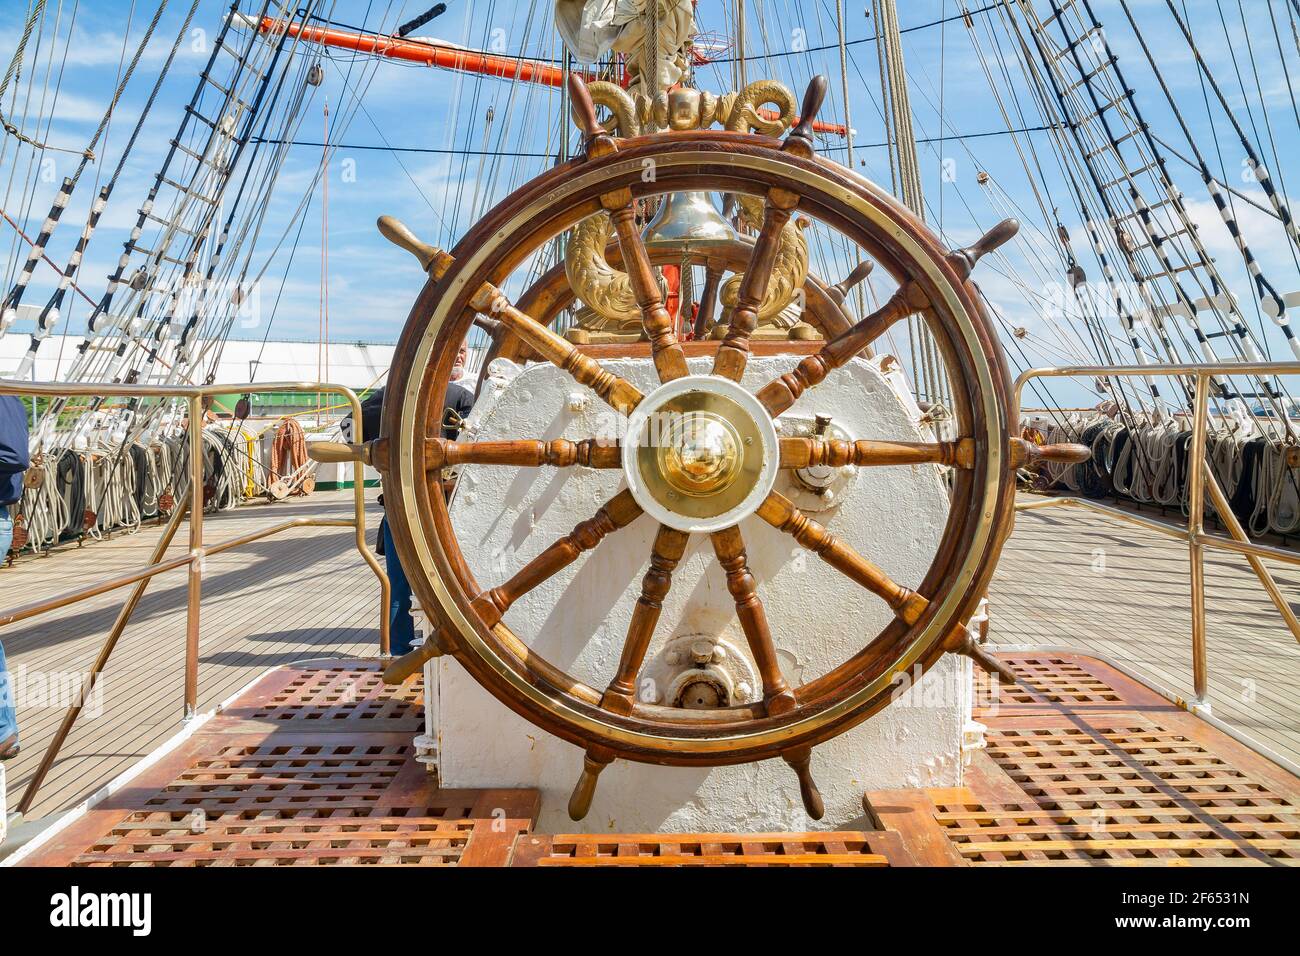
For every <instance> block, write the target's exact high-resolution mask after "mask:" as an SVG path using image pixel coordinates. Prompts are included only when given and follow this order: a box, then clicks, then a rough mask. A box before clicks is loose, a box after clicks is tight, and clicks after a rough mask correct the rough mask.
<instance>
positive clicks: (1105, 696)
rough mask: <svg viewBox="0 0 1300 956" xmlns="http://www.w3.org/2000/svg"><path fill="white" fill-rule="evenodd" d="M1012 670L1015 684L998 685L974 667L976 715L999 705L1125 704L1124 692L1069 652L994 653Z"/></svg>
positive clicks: (1071, 706) (1062, 707) (1056, 707)
mask: <svg viewBox="0 0 1300 956" xmlns="http://www.w3.org/2000/svg"><path fill="white" fill-rule="evenodd" d="M997 656H998V657H999V659H1001V660H1005V661H1006V662H1007V663H1009V664H1010V665H1011V667H1012V669H1013V670H1014V671H1015V674H1016V678H1017V680H1016V683H1015V684H1010V685H1008V684H1001V685H999V684H998V683H997V682H996V681H995V680H994V679H993V678H992V677H990V676H989V675H988V674H987V673H986V672H985V671H983V670H982V669H980V668H978V667H977V668H975V669H974V671H975V706H976V710H977V713H976V718H977V719H980V717H981V715H982V714H983V713H984V712H992V713H998V712H1001V711H1002V709H1003V708H1034V709H1040V710H1041V709H1054V710H1058V711H1063V710H1080V709H1093V708H1101V707H1111V708H1113V707H1114V706H1116V705H1123V704H1125V702H1126V700H1125V695H1124V694H1122V693H1121V692H1120V690H1118V689H1117V688H1115V687H1113V686H1111V682H1109V681H1107V680H1106V679H1105V678H1103V677H1101V676H1099V675H1098V674H1096V673H1094V672H1093V671H1092V670H1090V669H1088V668H1087V667H1085V666H1084V663H1083V662H1082V661H1080V660H1078V659H1074V658H1072V657H1071V656H1069V655H1061V654H1045V655H1030V654H1015V655H1011V654H998V655H997Z"/></svg>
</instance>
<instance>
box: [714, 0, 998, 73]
mask: <svg viewBox="0 0 1300 956" xmlns="http://www.w3.org/2000/svg"><path fill="white" fill-rule="evenodd" d="M1001 5H1002V3H1001V2H1000V0H999V2H998V3H989V4H985V5H984V6H982V7H979V8H977V9H975V10H972V11H970V12H971V13H972V14H975V13H983V12H984V11H986V10H992V9H994V8H995V7H1000V6H1001ZM964 16H965V14H961V13H958V14H954V15H952V16H950V17H942V18H940V19H937V20H930V21H928V22H926V23H918V24H915V25H914V26H910V27H902V28H900V29H899V31H898V32H899V33H900V34H902V33H915V32H916V31H917V30H925V29H928V28H929V27H937V26H939V25H940V24H943V23H950V22H952V21H953V20H961V19H963V18H964ZM878 36H879V35H878V34H874V35H872V36H869V37H862V38H860V39H857V40H846V41H845V43H844V46H846V47H850V46H859V45H861V44H863V43H872V42H874V41H875V40H876V39H877V38H878ZM839 48H840V44H839V43H827V44H824V45H821V46H813V47H807V48H806V49H803V50H778V51H776V52H774V53H769V52H766V51H764V52H763V53H759V54H754V55H753V56H744V57H719V58H718V59H716V60H710V61H709V62H710V63H744V62H747V61H750V60H768V59H771V58H774V57H779V56H803V55H804V54H806V53H824V52H826V51H827V50H838V49H839Z"/></svg>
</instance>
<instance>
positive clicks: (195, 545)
mask: <svg viewBox="0 0 1300 956" xmlns="http://www.w3.org/2000/svg"><path fill="white" fill-rule="evenodd" d="M259 392H317V393H321V392H324V393H328V394H335V395H339V396H342V397H343V398H344V399H346V401H347V403H348V404H349V405H350V406H351V408H352V422H353V434H354V435H355V436H356V439H355V440H356V441H358V442H360V441H363V440H364V437H365V436H364V435H363V434H362V427H361V401H360V399H358V398H357V396H356V393H355V392H353V391H352V389H350V388H348V387H347V386H345V385H333V384H330V383H328V382H248V383H239V384H232V385H139V384H135V385H125V384H121V383H118V382H18V381H13V380H10V379H0V395H31V396H50V397H63V396H70V395H94V396H103V397H118V398H174V399H184V400H185V401H186V403H187V404H188V407H189V423H190V427H189V428H188V435H189V452H190V455H189V461H190V494H189V497H188V499H181V500H179V501H177V502H176V506H175V508H174V510H173V511H172V515H171V518H170V520H169V521H168V522H167V526H166V528H164V530H163V534H162V537H161V538H160V539H159V541H158V544H157V545H156V546H155V547H154V551H153V554H152V556H151V557H150V560H149V564H147V565H146V566H145V567H143V568H141V569H139V570H137V571H133V572H130V573H128V574H124V575H119V576H118V577H115V578H110V579H107V580H105V581H99V582H96V583H95V584H91V585H88V586H87V587H83V588H78V589H76V590H73V591H68V592H65V593H63V594H59V595H56V596H54V597H52V598H45V599H43V600H39V601H33V602H31V603H29V604H24V605H20V606H19V607H16V608H12V609H10V610H8V611H3V612H0V627H3V626H4V625H6V624H12V623H14V622H15V621H22V620H27V619H28V618H32V617H36V616H38V615H40V614H44V613H46V612H48V611H52V610H55V609H56V608H61V607H67V606H68V605H70V604H75V603H77V602H78V601H84V600H86V599H87V598H91V597H94V596H95V595H98V594H104V593H106V592H108V591H113V590H116V589H118V588H123V587H126V586H127V585H129V584H134V585H135V588H134V589H133V590H132V592H131V596H130V597H129V598H127V600H126V603H125V604H123V605H122V609H121V610H120V611H119V612H118V616H117V619H116V620H115V621H114V622H113V628H112V630H111V631H109V634H108V637H107V638H106V639H105V641H104V644H103V646H101V647H100V650H99V655H98V656H97V657H96V659H95V663H94V665H93V667H92V668H91V670H90V673H88V674H87V675H86V678H85V680H84V681H82V685H81V691H80V693H79V694H78V695H77V700H76V702H75V703H73V704H72V705H71V706H69V708H68V710H67V713H65V714H64V717H63V722H62V723H61V724H60V725H59V729H58V731H57V732H56V733H55V735H54V739H53V740H51V741H50V744H49V746H48V747H46V749H45V753H44V755H43V756H42V758H41V763H40V766H39V767H38V768H37V770H36V773H35V775H34V776H33V777H32V779H31V781H30V782H29V783H28V785H27V789H26V790H25V791H24V792H23V797H22V800H21V801H19V803H18V812H19V813H27V812H28V811H29V810H30V809H31V807H32V804H33V803H34V802H35V799H36V794H37V792H38V791H39V790H40V787H41V784H42V783H43V782H44V781H45V777H46V775H47V774H48V773H49V771H50V768H51V767H53V766H54V761H55V760H56V759H57V758H58V755H59V751H60V750H61V749H62V748H63V745H64V743H65V742H66V741H67V738H68V734H69V733H71V731H72V727H73V725H74V724H75V723H76V721H77V718H78V716H80V714H81V711H82V710H83V709H84V708H85V704H86V700H87V698H88V697H89V696H90V693H91V691H93V690H94V688H95V683H96V682H97V681H98V680H99V675H100V674H101V673H102V672H103V670H104V668H105V667H106V666H107V665H108V661H109V658H110V657H111V656H112V654H113V650H114V649H115V648H116V646H117V642H118V639H119V638H120V637H121V636H122V633H123V631H125V630H126V625H127V623H128V622H129V621H130V619H131V615H132V614H133V613H134V612H135V609H136V606H137V605H138V604H139V603H140V599H141V598H142V597H143V596H144V592H145V589H146V588H147V587H148V586H149V582H150V581H151V580H153V578H154V577H155V576H157V575H159V574H163V573H165V572H167V571H172V570H175V569H177V568H180V567H184V566H186V565H188V566H189V571H188V580H187V584H186V589H187V601H188V606H187V610H186V622H185V707H184V719H185V720H190V719H192V718H193V717H194V716H195V714H196V712H197V710H198V694H199V622H200V611H201V601H202V585H203V563H204V559H205V558H207V556H209V555H215V554H221V553H222V552H224V551H230V550H232V549H234V548H239V547H242V546H244V545H247V544H251V543H252V542H254V541H260V540H261V539H263V538H267V537H270V536H271V535H274V534H278V533H280V532H281V531H287V530H289V529H291V528H303V527H318V528H352V529H353V531H354V543H355V546H356V549H357V551H359V552H360V553H361V556H362V558H364V559H365V562H366V564H367V565H369V566H370V570H371V571H373V572H374V574H375V576H376V577H377V578H378V579H379V591H380V614H379V653H380V655H381V656H384V657H387V656H388V654H389V633H388V605H389V599H390V594H391V591H390V585H389V582H388V575H387V574H385V573H384V569H383V568H382V567H380V564H379V561H378V559H377V558H376V557H375V555H374V552H372V551H371V550H370V546H369V545H368V544H366V517H365V508H366V499H365V465H364V464H363V463H362V462H361V461H353V463H352V508H353V516H352V518H350V519H345V518H294V519H292V520H290V521H284V522H281V523H279V524H276V525H272V526H271V527H269V528H263V529H261V530H259V531H254V532H250V533H249V534H245V535H241V536H239V537H236V538H232V539H230V540H227V541H222V542H219V543H217V544H211V545H205V544H204V541H203V460H204V455H203V428H202V422H203V399H204V398H206V397H208V396H210V395H228V394H231V393H247V394H256V393H259ZM195 422H198V423H200V427H198V428H194V427H193V425H194V423H195ZM187 512H188V514H189V516H190V522H189V525H190V527H189V551H188V553H187V554H186V555H185V556H183V557H177V558H172V559H170V560H163V559H164V556H165V555H166V553H167V549H168V547H169V546H170V545H171V543H172V540H173V539H174V538H175V536H176V532H177V531H178V530H179V529H180V526H181V522H182V521H183V520H184V519H185V515H186V513H187Z"/></svg>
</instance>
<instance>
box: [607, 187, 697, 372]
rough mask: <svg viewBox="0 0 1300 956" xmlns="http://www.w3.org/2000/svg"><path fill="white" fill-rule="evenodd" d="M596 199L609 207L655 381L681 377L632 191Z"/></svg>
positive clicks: (682, 358) (681, 359)
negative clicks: (653, 367)
mask: <svg viewBox="0 0 1300 956" xmlns="http://www.w3.org/2000/svg"><path fill="white" fill-rule="evenodd" d="M600 201H601V203H602V204H606V203H608V205H606V208H607V209H609V218H610V221H611V222H613V224H614V232H615V234H616V235H617V236H618V245H619V248H620V249H622V250H623V267H624V268H625V269H626V270H627V278H628V282H629V283H630V284H631V286H632V294H633V295H634V296H635V297H636V304H637V306H638V307H639V308H640V309H641V327H642V328H644V329H645V334H646V337H647V338H648V339H649V340H650V354H651V355H653V356H654V363H655V370H656V371H657V372H658V373H659V381H661V382H667V381H671V380H672V379H675V378H681V377H682V376H683V375H685V374H686V355H685V353H684V352H682V346H681V343H679V342H678V341H677V334H676V333H675V332H674V331H673V317H672V316H671V315H669V314H668V310H667V309H666V308H664V301H663V297H662V296H660V294H659V283H658V282H656V281H655V272H654V266H652V265H651V264H650V255H649V254H648V253H647V252H646V249H645V243H644V242H643V241H642V239H641V233H640V232H639V231H638V230H637V228H636V210H635V205H634V203H633V200H632V191H631V190H630V189H620V190H618V191H617V192H615V193H610V194H609V195H607V196H602V197H601V200H600Z"/></svg>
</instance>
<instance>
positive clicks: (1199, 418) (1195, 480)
mask: <svg viewBox="0 0 1300 956" xmlns="http://www.w3.org/2000/svg"><path fill="white" fill-rule="evenodd" d="M1209 393H1210V377H1209V376H1208V375H1206V374H1205V373H1204V372H1201V373H1198V374H1197V376H1196V405H1195V408H1194V409H1193V414H1192V441H1191V446H1190V447H1189V448H1188V451H1187V460H1188V462H1189V465H1190V467H1189V468H1188V469H1187V551H1188V558H1189V559H1190V562H1191V585H1192V687H1193V690H1194V692H1195V694H1196V703H1197V705H1198V706H1200V707H1205V708H1207V709H1208V708H1209V705H1210V698H1209V668H1208V663H1207V661H1206V656H1205V548H1204V546H1203V545H1202V544H1201V535H1202V534H1203V533H1204V531H1205V426H1206V418H1207V417H1208V415H1209V400H1210V395H1209Z"/></svg>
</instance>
